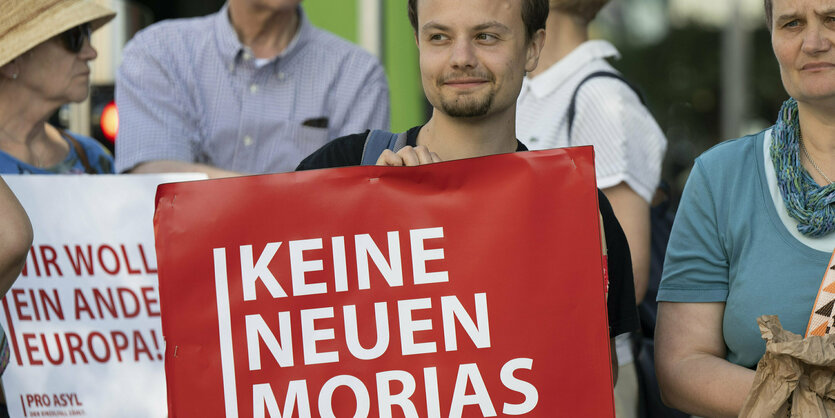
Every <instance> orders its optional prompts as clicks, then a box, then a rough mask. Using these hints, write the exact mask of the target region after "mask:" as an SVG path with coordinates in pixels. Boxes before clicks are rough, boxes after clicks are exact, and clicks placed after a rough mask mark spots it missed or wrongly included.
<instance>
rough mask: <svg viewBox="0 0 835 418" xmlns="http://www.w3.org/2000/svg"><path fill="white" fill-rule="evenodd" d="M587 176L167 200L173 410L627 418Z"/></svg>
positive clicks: (162, 223) (547, 167)
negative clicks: (618, 406)
mask: <svg viewBox="0 0 835 418" xmlns="http://www.w3.org/2000/svg"><path fill="white" fill-rule="evenodd" d="M592 162H593V154H592V151H591V147H583V148H572V149H563V150H548V151H538V152H522V153H515V154H506V155H500V156H491V157H484V158H476V159H468V160H460V161H453V162H446V163H440V164H433V165H429V166H420V167H412V168H384V167H350V168H342V169H335V170H316V171H310V172H300V173H288V174H278V175H268V176H256V177H247V178H236V179H225V180H216V181H209V182H192V183H178V184H167V185H163V186H160V188H159V189H158V191H157V210H156V217H155V228H156V245H157V257H158V263H159V276H160V297H161V305H162V322H163V333H164V335H165V338H166V353H165V368H166V376H167V377H166V378H167V382H168V399H169V413H170V414H171V416H172V417H186V416H207V417H208V416H224V415H225V416H227V417H238V416H241V417H248V416H255V417H264V416H274V417H276V416H282V417H289V416H301V417H309V416H339V417H342V416H361V417H362V416H407V417H416V416H422V417H425V416H445V417H446V416H452V417H459V416H467V417H473V416H496V415H526V416H553V414H554V411H559V413H560V415H562V416H595V417H599V416H612V415H613V409H614V408H613V403H612V388H611V370H610V362H609V346H608V334H607V322H606V313H605V300H604V293H603V284H602V283H603V279H602V273H601V271H602V266H601V257H600V237H599V219H598V211H597V194H596V188H595V185H594V168H593V164H592Z"/></svg>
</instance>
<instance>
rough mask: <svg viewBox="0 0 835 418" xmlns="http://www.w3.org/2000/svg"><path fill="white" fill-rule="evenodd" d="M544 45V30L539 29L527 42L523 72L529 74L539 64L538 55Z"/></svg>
mask: <svg viewBox="0 0 835 418" xmlns="http://www.w3.org/2000/svg"><path fill="white" fill-rule="evenodd" d="M543 45H545V29H540V30H538V31H536V33H534V34H533V36H531V40H530V41H529V42H528V55H527V57H526V62H525V71H527V72H531V71H533V70H534V69H535V68H536V65H537V64H538V63H539V53H540V52H542V46H543Z"/></svg>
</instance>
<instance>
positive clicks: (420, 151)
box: [415, 145, 437, 164]
mask: <svg viewBox="0 0 835 418" xmlns="http://www.w3.org/2000/svg"><path fill="white" fill-rule="evenodd" d="M415 154H417V157H418V161H419V162H420V164H432V163H434V162H437V161H433V159H432V153H431V152H430V151H429V148H426V147H425V146H423V145H418V146H416V147H415Z"/></svg>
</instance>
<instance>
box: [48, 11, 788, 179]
mask: <svg viewBox="0 0 835 418" xmlns="http://www.w3.org/2000/svg"><path fill="white" fill-rule="evenodd" d="M96 1H98V2H100V3H102V4H104V5H106V6H108V7H111V8H113V9H115V10H117V11H118V12H119V14H118V16H117V18H116V19H115V20H114V21H113V22H112V23H110V24H109V25H108V26H107V27H105V28H103V29H102V30H100V31H98V32H96V33H95V35H94V39H93V42H94V45H95V46H96V48H97V49H98V50H99V58H98V60H96V61H95V62H94V64H93V78H92V83H93V88H92V91H91V96H90V99H89V100H88V101H87V102H85V103H82V104H79V105H70V106H68V107H66V108H64V109H62V111H61V112H59V114H58V115H56V118H57V119H59V121H60V123H62V124H63V125H65V126H69V127H71V128H72V129H73V130H74V131H77V132H80V133H82V134H84V133H88V134H89V135H91V136H94V137H95V138H97V139H99V140H100V141H102V142H103V143H105V144H106V145H108V146H110V147H111V149H112V144H113V138H115V131H116V129H117V126H116V123H117V120H118V118H117V117H116V112H115V107H114V106H112V105H111V104H112V99H113V84H114V76H115V72H116V68H117V67H118V64H119V62H120V60H121V49H122V47H123V46H124V44H125V43H126V42H127V40H129V39H130V37H131V36H133V34H134V33H136V31H138V30H140V29H141V28H143V27H145V26H147V25H149V24H151V23H153V22H157V21H160V20H164V19H172V18H180V17H192V16H202V15H205V14H209V13H212V12H215V11H216V10H218V9H219V8H220V7H221V6H222V5H223V1H221V0H199V1H198V0H96ZM302 4H303V6H304V8H305V10H306V12H307V14H308V16H309V18H310V19H311V21H313V23H314V24H316V25H317V26H319V27H322V28H325V29H327V30H330V31H331V32H334V33H336V34H338V35H340V36H342V37H344V38H346V39H348V40H351V41H353V42H355V43H357V44H359V45H361V46H363V47H364V48H366V49H367V50H369V51H370V52H372V53H374V54H375V55H377V56H378V57H379V58H380V60H381V62H382V63H383V65H384V66H385V68H386V72H387V75H388V79H389V84H390V89H391V102H392V129H393V130H395V131H401V130H405V129H407V128H409V127H411V126H414V125H416V124H419V123H421V122H423V121H425V120H426V118H427V115H428V112H429V107H428V104H427V103H426V102H425V99H424V98H423V93H422V90H421V86H420V77H419V72H418V61H417V51H416V48H415V44H414V37H413V34H412V29H411V26H410V25H409V22H408V19H407V15H406V1H405V0H304V2H303V3H302ZM593 33H594V36H595V37H597V38H603V39H607V40H609V41H611V42H612V43H614V44H615V45H616V46H617V47H618V49H619V50H620V51H621V53H622V54H623V56H624V57H623V59H621V60H619V61H616V62H614V63H613V64H614V65H615V67H616V68H618V69H619V70H620V71H622V72H623V73H624V75H625V76H626V77H627V78H628V79H630V80H631V81H632V82H633V83H635V84H636V85H637V86H639V87H640V89H641V91H642V92H643V94H644V98H645V100H646V102H647V104H648V106H649V108H650V110H651V111H652V112H653V114H654V115H655V117H656V119H657V120H658V122H659V124H660V125H661V127H662V129H663V130H664V132H665V133H666V135H667V138H668V140H669V150H668V153H667V158H666V162H665V167H664V178H665V179H667V180H668V181H669V182H670V183H671V184H672V185H673V189H674V193H675V192H680V189H681V187H682V186H683V184H684V180H686V176H687V174H688V172H689V168H690V166H691V164H692V162H693V159H694V158H695V157H696V156H698V154H700V153H701V152H703V151H704V150H706V149H707V148H709V147H711V146H712V145H714V144H716V143H718V142H720V141H722V140H724V139H729V138H735V137H738V136H740V135H743V134H746V133H753V132H756V131H759V130H761V129H763V128H765V127H767V126H770V125H771V124H772V123H773V121H774V119H775V117H776V115H777V110H778V109H779V107H780V104H781V103H782V101H783V100H785V99H786V97H787V96H786V93H785V91H784V90H783V88H782V84H781V82H780V75H779V71H778V68H777V63H776V60H775V59H774V56H773V53H772V51H771V43H770V35H769V32H768V30H767V29H766V27H765V21H764V13H763V3H762V0H612V1H611V3H610V4H609V5H608V6H607V7H606V8H605V9H604V10H603V12H602V13H601V16H599V18H598V19H597V20H596V21H595V23H594V26H593Z"/></svg>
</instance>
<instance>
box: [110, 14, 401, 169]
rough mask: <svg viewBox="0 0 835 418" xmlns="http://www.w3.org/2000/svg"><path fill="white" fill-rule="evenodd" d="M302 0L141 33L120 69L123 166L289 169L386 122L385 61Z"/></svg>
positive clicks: (175, 22)
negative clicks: (326, 24) (336, 31)
mask: <svg viewBox="0 0 835 418" xmlns="http://www.w3.org/2000/svg"><path fill="white" fill-rule="evenodd" d="M300 2H301V0H229V1H228V2H227V4H226V5H224V6H223V8H222V9H221V10H220V11H219V12H217V13H215V14H212V15H209V16H204V17H200V18H193V19H177V20H171V21H164V22H160V23H158V24H155V25H153V26H151V27H149V28H147V29H145V30H143V31H141V32H140V33H138V34H137V35H136V36H135V37H134V38H133V40H131V42H129V43H128V45H127V47H126V48H125V50H124V54H123V57H124V58H123V61H122V64H121V66H120V68H119V72H118V75H117V78H116V104H117V106H118V108H119V117H120V127H119V134H118V138H117V141H116V171H117V172H133V173H148V172H203V173H207V174H208V175H209V176H210V177H226V176H233V175H238V174H260V173H275V172H283V171H290V170H292V169H293V168H295V167H296V165H297V164H298V163H299V161H301V159H302V158H303V157H305V156H306V155H308V154H310V153H311V152H313V151H314V150H316V149H317V148H319V147H320V146H322V145H324V144H325V143H326V142H328V141H329V140H330V139H333V138H336V137H339V136H343V135H346V134H349V133H353V132H357V131H362V130H365V129H369V128H370V129H387V128H388V123H389V122H388V121H389V99H388V85H387V82H386V77H385V74H384V72H383V69H382V67H381V66H380V64H379V62H378V61H377V59H376V58H374V57H373V56H372V55H370V54H368V53H367V52H365V51H363V50H362V49H360V48H359V47H357V46H355V45H353V44H351V43H349V42H347V41H345V40H343V39H341V38H339V37H337V36H335V35H333V34H330V33H328V32H325V31H323V30H321V29H318V28H316V27H314V26H313V25H311V23H310V21H309V20H308V19H307V17H306V16H305V14H304V11H303V10H302V8H301V6H300Z"/></svg>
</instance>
